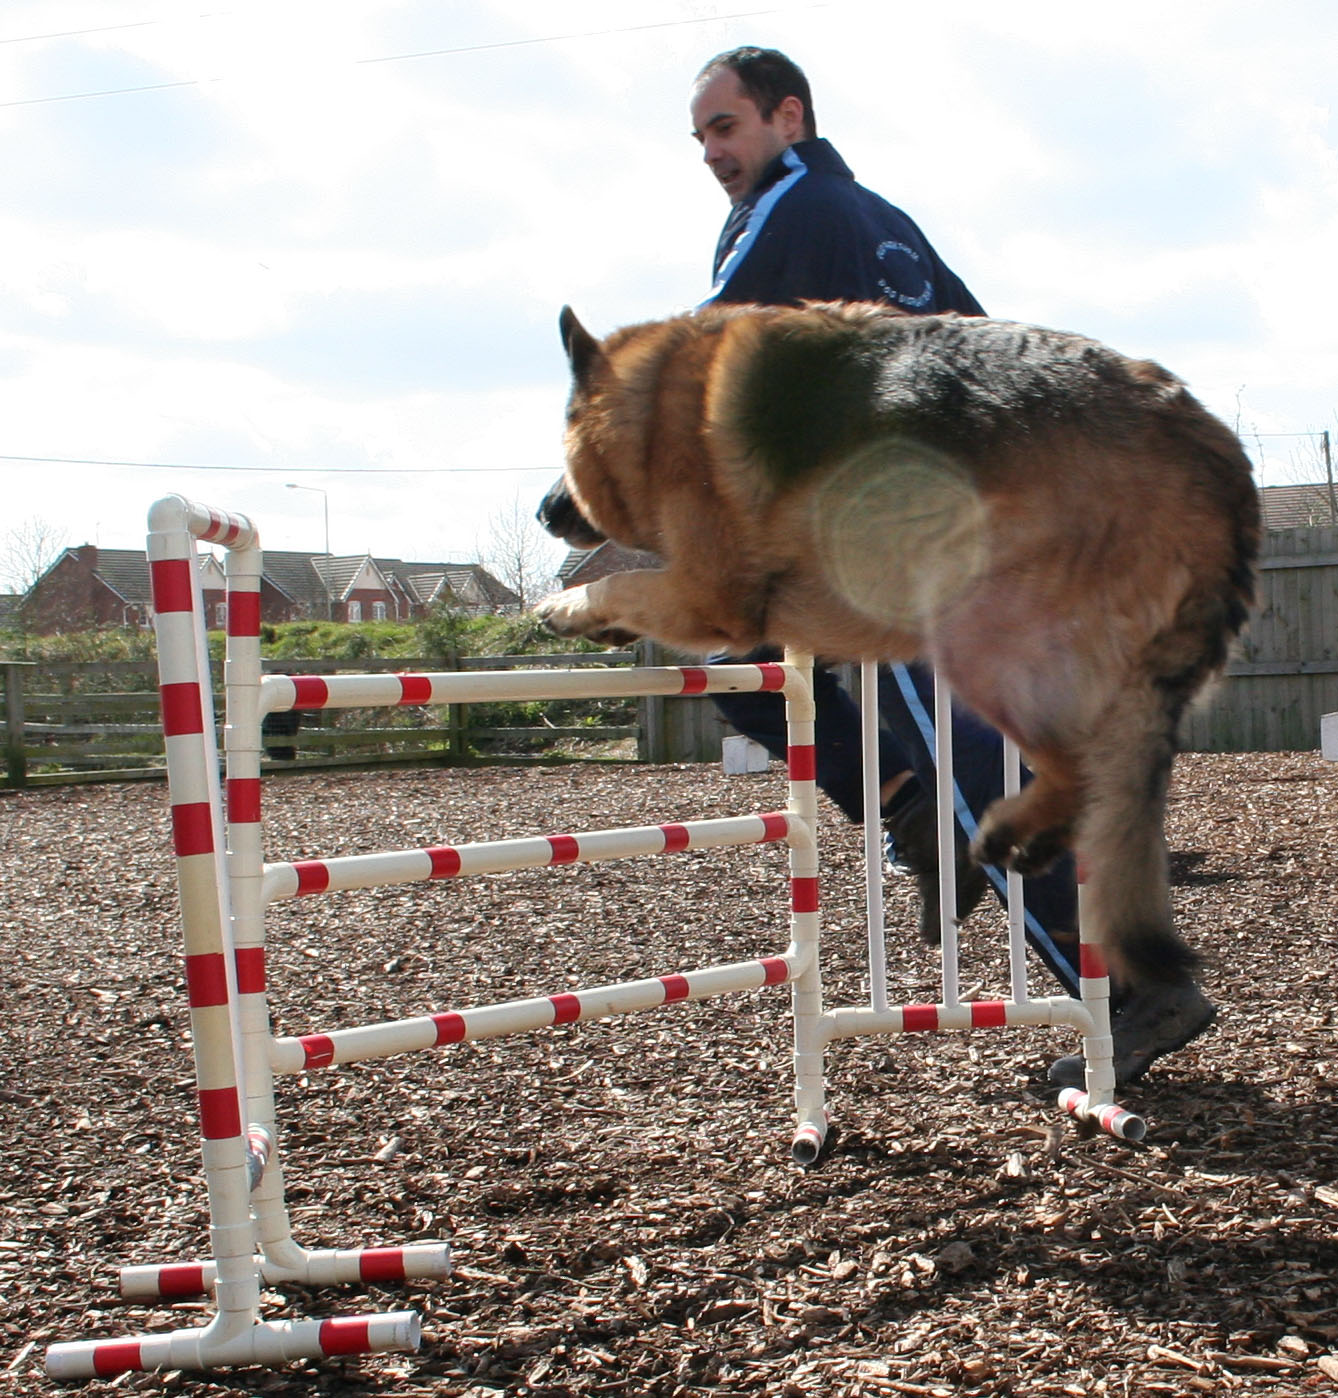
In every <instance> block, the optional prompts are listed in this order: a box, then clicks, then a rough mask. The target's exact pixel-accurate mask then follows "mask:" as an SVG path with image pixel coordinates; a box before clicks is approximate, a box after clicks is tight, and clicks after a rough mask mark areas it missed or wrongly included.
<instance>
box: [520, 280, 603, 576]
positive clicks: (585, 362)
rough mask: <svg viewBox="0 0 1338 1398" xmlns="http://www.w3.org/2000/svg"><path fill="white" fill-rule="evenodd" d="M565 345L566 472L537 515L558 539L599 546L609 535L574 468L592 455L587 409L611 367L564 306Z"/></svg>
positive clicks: (574, 545) (575, 545) (579, 546)
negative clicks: (583, 495) (585, 499)
mask: <svg viewBox="0 0 1338 1398" xmlns="http://www.w3.org/2000/svg"><path fill="white" fill-rule="evenodd" d="M558 329H559V330H560V332H561V334H562V345H563V348H564V349H565V350H566V351H567V362H568V363H569V364H570V365H571V375H572V384H571V395H570V397H569V398H568V400H567V439H566V445H567V462H568V469H567V471H566V473H565V474H563V475H562V476H560V477H559V478H558V479H557V480H556V481H554V482H553V485H552V488H551V489H550V490H549V492H548V494H547V495H545V496H544V498H543V503H542V504H541V505H540V506H539V510H538V514H537V516H536V517H537V518H538V520H539V523H540V524H542V525H543V527H544V528H545V529H547V530H548V532H549V533H550V534H552V535H553V536H554V537H555V538H558V539H561V540H562V541H563V542H564V543H566V544H570V545H571V547H572V548H576V549H592V548H597V547H598V546H599V545H600V544H602V543H603V542H604V541H605V538H606V537H607V536H606V535H605V534H603V533H602V532H601V531H600V530H599V529H598V528H596V526H595V525H594V524H592V523H591V522H590V520H589V519H587V518H586V515H585V513H584V512H583V510H582V506H581V503H580V500H579V498H578V491H577V490H576V489H574V487H573V482H572V467H573V466H574V465H576V464H577V462H578V461H583V460H584V459H585V457H586V456H587V455H588V454H589V452H588V449H587V444H586V439H585V434H584V433H583V432H582V431H581V424H582V420H583V418H584V416H585V411H586V408H587V407H588V405H589V403H590V401H591V400H592V398H594V397H595V396H596V395H597V394H598V391H599V386H598V380H599V379H600V377H601V373H602V371H604V370H605V369H606V367H607V361H606V360H605V356H604V351H603V349H602V348H601V347H600V344H599V341H598V340H596V339H595V337H594V336H593V335H592V334H591V333H590V332H589V331H588V330H587V329H586V328H585V326H583V325H582V324H581V322H580V321H579V320H577V319H576V313H575V311H573V310H572V308H571V307H570V306H563V308H562V315H561V316H560V317H559V319H558Z"/></svg>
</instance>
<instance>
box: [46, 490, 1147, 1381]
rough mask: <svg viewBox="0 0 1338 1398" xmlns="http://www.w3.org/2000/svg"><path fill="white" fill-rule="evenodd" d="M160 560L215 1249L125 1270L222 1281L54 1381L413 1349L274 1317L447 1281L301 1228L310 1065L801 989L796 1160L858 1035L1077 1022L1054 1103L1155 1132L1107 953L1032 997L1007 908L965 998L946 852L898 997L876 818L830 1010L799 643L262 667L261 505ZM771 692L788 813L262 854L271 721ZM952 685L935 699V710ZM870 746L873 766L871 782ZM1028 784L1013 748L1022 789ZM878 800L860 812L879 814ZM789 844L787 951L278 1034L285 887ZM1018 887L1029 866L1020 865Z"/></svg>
mask: <svg viewBox="0 0 1338 1398" xmlns="http://www.w3.org/2000/svg"><path fill="white" fill-rule="evenodd" d="M149 529H150V532H149V538H148V556H149V566H150V572H151V577H152V585H153V599H154V611H155V629H156V633H157V641H158V665H159V679H160V689H161V698H162V712H163V728H164V735H165V747H166V756H167V772H168V786H169V799H170V803H171V823H172V837H173V847H174V850H175V854H176V861H177V877H178V886H179V891H180V898H181V911H182V927H183V940H184V944H185V964H186V981H187V990H188V997H189V1003H190V1024H191V1036H192V1041H193V1046H194V1057H195V1072H196V1081H197V1098H198V1113H199V1122H200V1133H201V1138H202V1151H203V1163H204V1170H205V1177H206V1185H207V1193H208V1207H209V1218H210V1243H211V1249H212V1254H213V1255H212V1257H211V1258H209V1259H207V1260H203V1261H196V1262H186V1263H167V1264H162V1265H155V1266H141V1267H128V1268H124V1269H123V1270H122V1272H121V1290H122V1294H123V1295H124V1296H126V1297H127V1298H154V1297H159V1298H167V1299H178V1298H183V1297H187V1296H200V1295H211V1296H212V1298H213V1301H214V1305H215V1314H214V1316H213V1318H212V1319H211V1320H210V1321H209V1322H208V1323H207V1324H206V1325H203V1326H199V1327H195V1328H190V1329H181V1330H174V1331H171V1332H168V1333H166V1334H158V1335H140V1336H133V1337H130V1338H126V1339H119V1340H86V1341H76V1342H73V1343H65V1344H57V1345H52V1346H50V1347H49V1348H48V1350H47V1355H46V1362H47V1371H48V1373H49V1374H50V1375H52V1376H53V1377H56V1378H85V1377H95V1376H96V1377H104V1378H105V1377H110V1376H113V1375H115V1374H118V1373H122V1372H126V1371H137V1370H151V1369H200V1368H213V1367H221V1366H227V1365H241V1364H279V1363H283V1362H286V1361H289V1360H294V1359H313V1358H321V1357H325V1356H332V1355H345V1354H357V1353H370V1352H377V1351H386V1350H411V1349H415V1348H417V1347H418V1345H419V1344H420V1342H421V1329H420V1323H419V1318H418V1316H417V1314H416V1313H415V1312H412V1311H399V1312H389V1313H380V1314H367V1315H361V1316H351V1317H340V1318H337V1319H329V1320H323V1321H322V1320H299V1321H266V1320H264V1319H263V1318H262V1317H261V1296H260V1293H261V1289H262V1287H264V1286H267V1285H272V1284H275V1283H282V1282H297V1283H301V1284H304V1285H328V1284H336V1283H348V1282H358V1281H361V1282H387V1281H399V1280H408V1279H424V1278H434V1277H443V1276H446V1275H448V1274H449V1270H450V1245H449V1243H447V1242H422V1243H415V1244H412V1245H408V1246H400V1247H393V1246H391V1247H379V1248H352V1249H307V1248H304V1247H302V1246H301V1245H300V1244H299V1243H298V1242H297V1241H296V1240H295V1239H294V1237H293V1233H292V1228H291V1225H290V1219H289V1214H288V1209H287V1205H286V1203H285V1196H284V1183H283V1167H282V1152H281V1148H280V1145H281V1135H280V1132H279V1128H278V1123H277V1121H276V1110H275V1098H274V1075H275V1074H276V1073H289V1074H292V1073H303V1072H307V1071H310V1070H312V1069H319V1068H321V1067H325V1066H329V1065H332V1064H342V1063H352V1062H357V1061H360V1060H363V1059H369V1058H378V1057H385V1056H389V1055H392V1054H398V1053H405V1052H409V1051H411V1050H415V1049H422V1048H434V1047H438V1046H441V1045H446V1044H452V1043H461V1042H465V1041H468V1040H475V1039H483V1038H493V1037H499V1036H503V1035H509V1034H515V1033H521V1032H527V1031H530V1030H533V1029H537V1028H542V1027H545V1026H548V1025H552V1024H568V1023H575V1022H579V1021H582V1020H590V1019H602V1018H607V1017H611V1016H613V1015H618V1014H625V1013H629V1012H631V1011H639V1010H648V1009H654V1008H657V1007H659V1006H663V1005H669V1004H674V1003H677V1002H679V1001H683V1000H703V999H709V998H713V997H715V996H719V995H725V994H731V993H735V992H739V991H745V990H757V989H760V988H764V987H767V986H779V985H789V986H790V991H791V1011H792V1019H793V1034H794V1057H793V1063H794V1099H795V1108H796V1118H797V1120H796V1128H795V1134H794V1139H793V1147H792V1149H793V1154H794V1158H795V1159H796V1160H797V1161H798V1162H799V1163H800V1164H804V1165H808V1164H812V1163H813V1162H814V1161H815V1160H816V1159H817V1157H818V1155H819V1153H820V1151H821V1149H822V1146H823V1143H824V1141H825V1139H826V1135H827V1130H828V1115H827V1109H826V1101H825V1087H824V1063H825V1055H826V1049H827V1046H828V1045H829V1044H830V1043H832V1042H834V1041H836V1040H838V1039H845V1038H854V1037H859V1036H863V1035H868V1034H896V1033H904V1032H913V1031H920V1030H935V1029H972V1028H987V1027H998V1026H1005V1025H1020V1024H1026V1025H1040V1024H1057V1025H1067V1026H1069V1027H1070V1028H1072V1029H1075V1030H1077V1031H1078V1032H1079V1033H1081V1034H1082V1036H1083V1047H1084V1054H1085V1057H1086V1061H1087V1081H1086V1090H1085V1091H1082V1092H1079V1091H1076V1090H1072V1089H1071V1090H1069V1091H1067V1092H1065V1093H1064V1094H1062V1095H1061V1099H1060V1100H1061V1103H1062V1104H1063V1106H1064V1107H1065V1109H1066V1110H1067V1111H1068V1112H1070V1113H1071V1114H1072V1115H1073V1116H1074V1117H1076V1118H1077V1119H1078V1120H1079V1121H1080V1123H1082V1124H1084V1125H1087V1126H1089V1127H1099V1128H1101V1129H1103V1130H1105V1131H1107V1132H1109V1133H1111V1134H1112V1135H1116V1136H1120V1137H1124V1138H1126V1139H1139V1138H1141V1136H1142V1135H1143V1132H1144V1126H1143V1123H1142V1121H1141V1120H1140V1119H1139V1118H1138V1117H1136V1116H1133V1115H1132V1114H1130V1113H1128V1112H1126V1111H1123V1110H1122V1109H1121V1108H1119V1107H1118V1106H1117V1105H1116V1104H1115V1103H1114V1100H1113V1094H1114V1071H1113V1066H1112V1063H1111V1039H1110V1032H1109V1016H1108V997H1109V982H1108V979H1107V976H1106V972H1105V967H1104V961H1103V959H1102V957H1101V955H1100V949H1099V948H1098V947H1096V946H1094V945H1090V944H1088V943H1087V942H1086V941H1084V942H1083V944H1082V969H1083V980H1082V985H1081V989H1082V999H1081V1000H1074V999H1072V998H1070V997H1068V996H1054V997H1048V998H1042V999H1035V1000H1033V999H1030V998H1028V995H1027V991H1026V974H1025V969H1024V965H1023V959H1024V943H1023V939H1022V936H1021V933H1020V895H1017V890H1016V889H1015V888H1010V892H1011V893H1012V894H1014V895H1015V896H1013V897H1011V898H1010V904H1011V905H1013V907H1015V908H1017V909H1018V912H1017V913H1013V912H1012V909H1011V908H1010V917H1011V918H1012V921H1013V932H1012V936H1011V938H1010V961H1011V979H1012V985H1011V998H1009V999H1007V1000H990V1001H962V1000H961V999H960V997H959V991H958V984H957V944H956V923H955V887H954V884H953V880H952V877H951V870H952V863H953V861H952V859H951V857H948V858H941V859H940V869H941V877H942V880H943V887H942V909H943V913H942V916H943V942H942V955H943V972H944V975H943V993H942V999H941V1001H940V1002H939V1003H937V1004H932V1005H929V1004H924V1005H901V1006H894V1005H890V1004H889V1003H888V993H887V983H886V974H885V965H886V958H885V953H884V949H883V928H882V896H881V865H880V860H881V845H880V843H879V841H878V838H877V823H876V818H875V817H871V818H870V820H869V822H868V824H867V827H866V846H867V848H868V849H869V858H868V859H867V861H866V863H867V866H868V871H867V879H868V904H869V954H870V972H871V974H870V1004H869V1005H868V1006H846V1007H836V1008H832V1009H827V1010H824V1008H823V1003H822V983H821V974H820V957H819V892H818V848H817V842H816V838H815V831H816V828H817V789H816V784H815V780H814V776H815V760H814V746H813V701H812V691H811V681H810V661H809V658H808V657H806V656H803V655H800V654H797V653H794V652H787V654H786V657H785V661H784V663H782V664H761V665H713V666H700V667H694V666H687V667H654V668H639V669H630V670H619V671H609V670H601V671H597V672H592V671H590V670H548V671H523V670H522V671H514V672H510V673H506V672H503V673H500V674H499V673H489V674H475V673H470V674H458V673H449V674H421V675H345V676H331V677H328V678H315V677H293V676H277V675H276V676H265V675H263V674H262V668H261V663H260V577H261V552H260V544H259V537H258V534H257V531H256V529H255V527H254V525H253V524H252V523H251V522H250V521H249V520H247V519H246V518H244V517H242V516H239V515H234V514H228V513H226V512H222V511H217V510H211V509H208V508H205V507H203V506H200V505H195V504H192V503H190V502H189V501H187V500H185V499H183V498H182V497H180V496H169V497H167V498H165V499H163V500H160V501H158V502H157V503H156V504H155V505H154V506H153V508H152V509H151V511H150V513H149ZM197 540H200V541H203V542H207V543H214V544H219V545H222V546H223V547H224V548H226V549H227V551H228V552H227V557H226V576H227V658H226V664H225V713H226V720H225V729H224V735H223V753H224V757H225V778H226V780H225V783H224V784H223V786H222V788H221V787H220V781H219V747H218V742H217V738H216V735H215V732H214V723H213V701H212V695H211V690H210V681H209V667H208V657H207V648H206V630H205V617H204V610H203V605H202V601H201V597H200V589H199V579H198V570H197V567H196V541H197ZM872 668H873V667H872V666H870V667H867V670H866V673H865V683H864V686H863V689H864V694H865V696H866V704H865V725H866V735H867V733H868V730H869V728H870V726H871V725H872V724H875V723H876V716H875V715H874V712H873V707H872V701H871V699H870V698H869V696H871V695H872V692H873V688H874V686H873V683H872V679H871V676H872ZM759 690H771V691H775V692H779V693H781V694H782V695H783V696H784V699H785V703H786V716H787V722H788V725H789V733H790V738H789V754H788V775H789V787H788V802H787V805H786V808H785V810H783V811H768V812H762V813H757V814H748V815H742V816H736V817H727V818H719V819H710V820H688V821H681V822H671V823H666V824H662V825H650V826H640V827H631V828H625V829H614V830H599V831H590V832H585V833H576V834H569V833H561V834H552V835H545V836H539V837H532V838H524V839H514V840H501V841H491V842H483V843H475V844H461V845H455V846H452V845H441V846H434V847H427V848H420V849H408V850H399V851H390V852H386V853H381V854H370V855H358V856H351V857H347V856H346V857H331V858H325V859H308V860H300V861H295V862H277V863H272V864H266V863H265V862H264V858H263V851H262V827H261V780H260V760H261V733H260V729H261V722H262V719H263V718H264V716H265V715H266V714H268V713H279V712H286V711H289V710H292V709H298V708H301V709H327V708H328V709H336V708H349V707H366V706H374V705H388V706H403V705H421V704H452V703H470V702H480V701H497V700H522V699H523V700H530V699H558V698H598V697H606V696H637V695H665V696H669V695H702V694H711V693H722V692H735V693H739V692H755V691H759ZM948 702H949V696H948V694H947V691H946V689H943V690H942V691H941V693H940V696H939V703H940V705H941V706H942V707H943V711H944V712H946V705H947V704H948ZM949 728H950V725H948V724H947V723H945V722H940V723H939V724H938V732H939V735H940V737H939V743H940V749H939V754H938V757H939V792H938V797H939V813H940V850H945V849H946V850H951V849H952V838H953V837H952V804H951V781H952V776H951V751H950V746H949V744H950V741H951V740H950V736H949ZM871 774H872V765H871V764H870V763H869V762H867V761H866V780H872V781H876V774H872V775H871ZM1016 780H1017V764H1016V756H1015V754H1014V756H1013V781H1014V783H1016ZM876 805H877V803H876V802H866V806H867V807H868V809H869V810H870V811H876ZM766 843H784V844H785V845H786V846H787V848H788V852H789V879H790V909H789V942H788V945H786V946H785V948H784V949H783V950H782V951H780V952H778V953H776V954H774V955H770V956H762V957H759V958H757V959H755V960H750V961H741V962H735V963H729V964H723V965H715V966H708V967H704V968H700V969H696V970H688V971H675V972H672V973H669V974H665V975H661V976H655V977H650V978H647V979H642V980H636V981H627V982H621V983H616V984H611V985H606V986H597V987H592V988H589V989H586V990H580V991H576V992H561V993H557V994H552V995H546V996H538V997H535V998H531V999H523V1000H513V1001H509V1002H505V1003H500V1004H493V1005H485V1006H479V1007H473V1008H463V1009H452V1010H444V1011H429V1012H426V1013H424V1014H422V1015H420V1016H417V1017H414V1018H410V1019H406V1020H402V1021H398V1022H392V1023H385V1024H369V1025H363V1026H360V1027H356V1028H348V1029H337V1030H329V1031H327V1032H319V1031H313V1032H311V1033H307V1034H303V1035H299V1036H295V1037H285V1038H275V1037H273V1035H272V1032H271V1025H270V1017H269V1010H268V1002H267V980H266V969H265V910H266V908H267V907H268V906H269V904H271V903H273V902H278V901H282V900H284V899H289V898H297V897H305V896H314V895H318V894H322V893H326V892H336V891H339V890H344V889H353V888H373V887H380V886H384V885H389V884H398V883H407V882H414V881H431V880H442V879H456V878H464V877H468V876H470V875H473V874H480V873H490V872H498V871H502V870H510V869H521V868H535V867H544V866H549V865H558V864H570V863H587V862H594V861H597V860H603V859H616V858H627V857H632V856H641V855H651V854H672V853H676V852H680V851H688V850H702V849H713V848H724V847H731V846H740V845H746V844H766ZM1012 877H1013V879H1015V878H1016V876H1012Z"/></svg>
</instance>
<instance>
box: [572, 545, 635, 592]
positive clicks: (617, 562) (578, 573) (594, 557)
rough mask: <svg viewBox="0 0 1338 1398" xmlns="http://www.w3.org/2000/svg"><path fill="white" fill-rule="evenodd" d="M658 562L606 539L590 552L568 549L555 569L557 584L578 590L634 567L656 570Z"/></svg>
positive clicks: (629, 570)
mask: <svg viewBox="0 0 1338 1398" xmlns="http://www.w3.org/2000/svg"><path fill="white" fill-rule="evenodd" d="M659 566H660V560H659V559H658V558H657V557H656V556H655V554H653V553H642V552H640V551H639V550H637V549H625V548H623V546H622V545H621V544H615V543H614V542H613V540H612V539H606V540H605V541H604V542H603V543H602V544H600V545H598V546H597V547H596V548H592V549H572V550H571V552H570V553H568V554H567V556H566V558H564V559H563V560H562V566H561V567H560V568H559V569H558V572H557V580H558V583H559V584H560V585H561V586H562V587H564V588H566V587H579V586H580V585H581V584H582V583H592V582H598V581H599V580H600V578H607V577H608V576H609V575H610V574H611V573H628V572H631V571H632V569H634V568H658V567H659Z"/></svg>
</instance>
